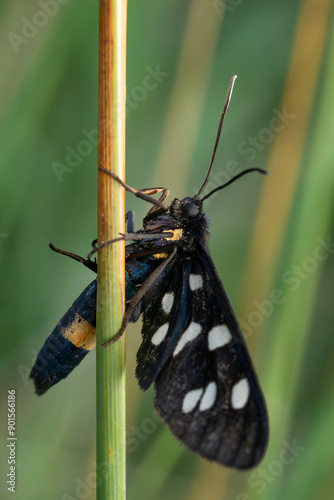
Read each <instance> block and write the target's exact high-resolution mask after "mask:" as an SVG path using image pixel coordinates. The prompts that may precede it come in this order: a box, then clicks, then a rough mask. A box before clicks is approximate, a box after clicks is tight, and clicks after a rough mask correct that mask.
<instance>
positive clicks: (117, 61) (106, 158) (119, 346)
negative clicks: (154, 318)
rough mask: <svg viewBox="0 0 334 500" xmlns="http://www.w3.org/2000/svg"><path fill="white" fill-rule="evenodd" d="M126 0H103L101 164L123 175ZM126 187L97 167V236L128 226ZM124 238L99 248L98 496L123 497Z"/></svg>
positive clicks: (100, 498)
mask: <svg viewBox="0 0 334 500" xmlns="http://www.w3.org/2000/svg"><path fill="white" fill-rule="evenodd" d="M125 68H126V2H125V1H124V0H100V20H99V102H98V130H99V143H98V167H100V166H101V167H103V168H105V169H107V170H110V171H112V172H114V173H115V174H116V175H117V176H118V177H120V178H121V179H124V177H125V95H126V91H125V81H126V74H125V73H126V70H125ZM124 221H125V211H124V189H123V188H122V187H121V186H120V185H119V184H118V183H117V182H116V181H114V180H113V179H112V178H111V177H110V176H108V175H106V173H105V172H102V171H100V170H99V171H98V242H99V243H102V242H104V241H107V240H110V239H113V238H116V237H117V236H119V233H120V232H124ZM124 269H125V262H124V243H123V242H119V243H116V244H114V245H109V246H106V247H105V248H103V249H102V250H101V251H100V252H99V253H98V274H97V349H96V351H97V368H96V377H97V391H96V396H97V422H96V424H97V446H96V455H97V457H96V460H97V471H98V473H97V477H98V481H97V496H96V498H97V500H107V499H108V500H110V499H113V500H123V499H125V336H123V338H122V339H120V340H119V341H118V342H116V343H115V344H113V345H111V346H109V347H107V348H102V347H101V344H102V343H104V342H106V341H108V340H110V338H111V337H113V336H114V335H116V334H117V332H118V330H119V329H120V327H121V323H122V318H123V314H124V300H125V292H124Z"/></svg>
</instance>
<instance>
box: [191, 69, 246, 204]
mask: <svg viewBox="0 0 334 500" xmlns="http://www.w3.org/2000/svg"><path fill="white" fill-rule="evenodd" d="M236 78H237V75H234V76H233V77H232V80H231V82H230V86H229V88H228V91H227V96H226V101H225V104H224V108H223V111H222V114H221V116H220V120H219V125H218V130H217V136H216V141H215V145H214V147H213V152H212V156H211V161H210V165H209V168H208V172H207V174H206V177H205V180H204V182H203V185H202V187H201V189H200V190H199V191H198V193H197V195H196V196H195V198H198V197H199V195H200V194H201V193H202V191H203V189H204V188H205V186H206V185H207V183H208V180H209V177H210V174H211V170H212V166H213V162H214V161H215V157H216V152H217V148H218V144H219V139H220V136H221V132H222V128H223V123H224V119H225V115H226V111H227V109H228V107H229V104H230V101H231V96H232V92H233V87H234V82H235V80H236Z"/></svg>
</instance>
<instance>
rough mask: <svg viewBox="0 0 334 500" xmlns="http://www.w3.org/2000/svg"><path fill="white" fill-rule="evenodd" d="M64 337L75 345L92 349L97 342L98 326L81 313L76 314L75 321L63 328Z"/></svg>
mask: <svg viewBox="0 0 334 500" xmlns="http://www.w3.org/2000/svg"><path fill="white" fill-rule="evenodd" d="M61 333H62V335H63V337H64V338H65V339H67V340H69V341H70V342H71V343H72V344H73V345H75V347H81V349H85V350H86V351H91V350H92V349H93V347H95V344H96V328H95V326H93V325H91V324H90V323H89V322H88V321H86V320H85V319H83V318H82V317H81V316H80V315H79V314H76V315H75V319H74V321H73V322H72V323H71V324H70V325H69V327H68V328H66V329H62V330H61Z"/></svg>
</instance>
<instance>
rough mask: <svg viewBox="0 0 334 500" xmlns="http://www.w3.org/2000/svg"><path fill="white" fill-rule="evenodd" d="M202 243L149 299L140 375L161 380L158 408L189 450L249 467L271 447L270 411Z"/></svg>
mask: <svg viewBox="0 0 334 500" xmlns="http://www.w3.org/2000/svg"><path fill="white" fill-rule="evenodd" d="M197 245H198V252H197V253H196V254H195V256H192V258H191V259H187V258H185V257H183V258H181V259H180V260H178V259H176V260H175V261H174V264H172V265H171V267H170V269H168V270H167V272H166V274H165V275H163V276H161V278H160V280H161V281H160V283H159V284H157V286H154V287H153V289H152V290H151V293H150V296H149V297H147V298H148V302H146V304H143V306H144V307H143V311H144V325H143V331H142V334H143V343H142V346H141V348H140V350H139V352H138V367H137V376H138V379H139V383H140V385H141V387H142V388H144V389H145V388H147V386H148V385H150V383H152V381H153V380H155V389H156V397H155V407H156V410H157V412H158V413H159V415H160V417H161V418H162V419H163V420H164V421H165V423H166V424H167V426H168V427H169V429H170V430H171V432H172V433H173V434H174V436H175V437H176V438H178V439H179V440H180V441H181V442H182V443H183V444H184V445H185V446H186V447H187V448H189V449H190V450H192V451H194V452H196V453H198V454H200V455H202V456H203V457H205V458H206V459H208V460H214V461H216V462H218V463H221V464H223V465H227V466H231V467H236V468H240V469H247V468H250V467H253V466H254V465H256V464H257V463H258V462H259V461H260V459H261V458H262V456H263V454H264V452H265V449H266V446H267V441H268V417H267V410H266V406H265V402H264V398H263V395H262V392H261V389H260V386H259V383H258V380H257V377H256V374H255V372H254V369H253V367H252V363H251V361H250V358H249V355H248V352H247V348H246V345H245V342H244V340H243V338H242V335H241V332H240V328H239V326H238V323H237V321H236V318H235V316H234V314H233V311H232V309H231V306H230V304H229V301H228V298H227V296H226V293H225V291H224V289H223V286H222V284H221V281H220V279H219V276H218V274H217V271H216V269H215V267H214V264H213V262H212V260H211V258H210V256H209V255H208V253H207V251H206V249H205V248H204V247H203V246H202V245H201V244H200V243H198V244H197ZM172 299H173V300H172Z"/></svg>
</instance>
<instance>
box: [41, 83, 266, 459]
mask: <svg viewBox="0 0 334 500" xmlns="http://www.w3.org/2000/svg"><path fill="white" fill-rule="evenodd" d="M234 80H235V77H234V78H233V79H232V81H231V84H230V87H229V91H228V95H227V99H226V102H225V105H224V109H223V112H222V115H221V118H220V122H219V127H218V133H217V137H216V142H215V146H214V150H213V154H212V157H211V161H210V165H209V169H208V172H207V175H206V178H205V180H204V183H203V185H202V187H201V189H200V191H199V192H198V194H197V195H196V196H194V197H188V198H184V199H183V200H178V199H174V200H173V201H172V203H171V204H170V206H168V205H166V204H165V203H164V201H165V200H166V198H167V196H168V190H167V189H164V188H152V189H145V190H140V191H138V190H135V189H133V188H130V187H129V186H128V185H126V184H125V183H123V182H122V181H121V180H120V179H119V178H117V177H116V176H115V175H114V174H112V173H110V172H108V171H105V172H107V173H108V174H110V175H111V176H112V177H113V178H114V179H116V180H117V181H118V182H120V183H121V184H122V185H123V186H124V188H125V189H127V190H128V191H131V192H133V193H134V194H135V195H136V196H139V197H141V198H143V199H145V200H147V201H149V202H151V203H152V204H153V205H154V206H153V207H152V208H151V209H150V210H149V212H148V213H147V215H146V217H145V218H144V221H143V228H142V229H141V230H140V231H137V232H135V231H134V228H133V217H132V215H131V213H129V214H128V234H127V235H126V236H122V237H121V238H119V239H118V240H122V239H124V240H132V241H133V242H134V243H132V244H130V245H128V246H127V247H126V273H125V274H126V313H125V316H124V319H123V324H122V328H121V330H120V332H119V333H118V335H117V336H116V337H115V338H114V339H112V340H111V341H110V342H108V343H107V344H106V345H108V344H109V343H111V342H114V341H115V340H116V339H117V338H119V337H120V336H121V335H122V333H123V331H124V329H125V327H126V324H127V323H128V322H129V321H136V320H137V319H138V317H139V315H140V314H141V313H142V315H143V326H142V343H141V346H140V348H139V350H138V354H137V369H136V376H137V379H138V382H139V385H140V387H141V389H143V390H147V389H148V388H149V387H150V386H151V385H152V384H155V408H156V410H157V412H158V414H159V415H160V417H161V418H162V420H163V421H164V422H165V423H166V425H167V426H168V427H169V429H170V430H171V432H172V434H173V435H174V436H175V437H176V438H177V439H178V440H180V442H181V443H182V444H183V445H185V446H186V447H187V448H188V449H190V450H191V451H193V452H195V453H198V454H199V455H201V456H202V457H204V458H206V459H208V460H213V461H216V462H218V463H220V464H223V465H226V466H230V467H236V468H238V469H248V468H250V467H253V466H255V465H256V464H257V463H258V462H259V461H260V460H261V458H262V457H263V455H264V452H265V449H266V446H267V441H268V417H267V410H266V405H265V401H264V398H263V395H262V392H261V389H260V386H259V382H258V379H257V376H256V374H255V371H254V369H253V367H252V363H251V360H250V357H249V355H248V351H247V347H246V345H245V342H244V340H243V337H242V334H241V331H240V328H239V325H238V323H237V320H236V318H235V315H234V313H233V311H232V308H231V305H230V303H229V300H228V298H227V295H226V293H225V291H224V288H223V285H222V283H221V281H220V279H219V276H218V273H217V271H216V269H215V266H214V264H213V262H212V260H211V257H210V255H209V252H208V240H209V235H210V232H209V222H210V221H209V218H208V217H207V215H205V213H204V212H203V202H204V201H205V200H206V199H207V198H209V197H210V196H211V195H212V194H213V193H215V192H216V191H218V190H220V189H222V188H224V187H226V186H228V185H229V184H231V182H233V181H235V180H236V179H237V178H239V177H241V176H242V175H244V174H246V173H248V172H252V171H259V172H261V173H267V172H266V171H263V170H262V169H258V168H253V169H248V170H245V171H243V172H241V173H239V174H238V175H237V176H235V177H234V178H233V179H231V180H230V181H229V182H227V183H225V184H224V185H222V186H218V187H217V188H216V189H214V190H213V191H211V192H210V193H208V194H207V195H206V196H204V197H203V198H202V199H200V195H201V193H202V192H203V190H204V188H205V186H206V184H207V182H208V179H209V175H210V172H211V169H212V165H213V162H214V158H215V154H216V150H217V146H218V142H219V138H220V134H221V130H222V125H223V121H224V117H225V114H226V110H227V108H228V105H229V102H230V98H231V94H232V89H233V84H234ZM101 170H104V169H103V168H101ZM157 192H162V195H161V197H160V200H157V199H155V198H153V197H152V194H154V193H157ZM109 243H111V242H106V243H104V244H103V245H100V247H97V249H98V248H101V247H102V246H104V245H106V244H109ZM113 243H115V241H114V242H113ZM95 250H96V249H95ZM95 250H94V251H95ZM60 252H61V253H65V254H67V255H70V256H71V257H74V258H76V260H80V259H81V258H79V257H78V256H74V255H73V254H68V253H67V252H63V251H60ZM81 262H83V263H84V264H85V265H87V266H88V267H90V268H91V269H93V270H95V268H94V263H93V262H92V261H91V260H86V261H85V260H84V259H81ZM95 293H96V282H95V281H94V282H93V283H91V284H90V285H89V286H88V287H87V289H86V290H85V291H84V292H83V293H82V294H81V296H80V297H79V298H78V299H77V301H76V302H75V303H74V304H73V306H72V308H71V309H70V310H69V311H68V312H67V313H66V315H65V316H64V317H63V319H62V320H61V321H60V323H59V325H60V326H59V329H58V330H57V329H56V330H54V332H53V333H52V334H51V336H50V337H49V338H48V339H47V341H46V343H45V345H44V347H43V349H42V350H41V352H40V354H39V356H38V359H37V361H36V364H35V366H34V368H33V370H32V374H31V376H32V378H34V381H35V387H36V392H37V393H38V394H42V393H44V392H45V391H46V390H47V389H48V388H49V387H50V386H51V385H53V384H55V383H57V382H58V381H59V380H60V379H62V378H65V377H66V376H67V374H68V373H69V372H70V371H71V370H72V369H73V368H74V366H76V364H78V363H79V362H80V361H81V359H82V358H83V357H84V356H85V355H86V354H87V353H88V352H89V350H90V349H91V347H92V346H93V345H94V339H93V335H94V334H95V330H94V332H92V329H91V327H92V326H93V327H94V328H95V314H96V311H95V309H94V306H95V300H96V297H95ZM78 316H79V320H78ZM85 322H86V323H85ZM78 324H80V328H79V327H78ZM84 327H86V331H87V334H86V337H84V336H83V335H82V330H83V328H84ZM83 338H84V339H85V340H84V341H83ZM50 339H51V340H50ZM59 340H60V341H61V342H62V344H61V349H60V347H59V346H58V349H53V350H52V349H51V347H52V345H53V346H54V344H55V343H56V341H59ZM67 342H68V343H70V345H68V344H67ZM51 355H52V356H51ZM74 357H75V359H74ZM43 358H44V360H45V358H47V359H48V364H47V366H45V363H44V364H43ZM50 360H51V361H52V362H51V361H50ZM58 361H59V362H58ZM64 367H65V368H66V369H65V368H64Z"/></svg>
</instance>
